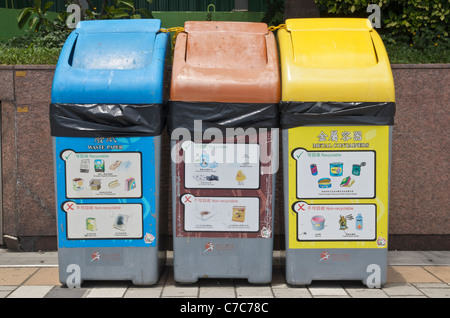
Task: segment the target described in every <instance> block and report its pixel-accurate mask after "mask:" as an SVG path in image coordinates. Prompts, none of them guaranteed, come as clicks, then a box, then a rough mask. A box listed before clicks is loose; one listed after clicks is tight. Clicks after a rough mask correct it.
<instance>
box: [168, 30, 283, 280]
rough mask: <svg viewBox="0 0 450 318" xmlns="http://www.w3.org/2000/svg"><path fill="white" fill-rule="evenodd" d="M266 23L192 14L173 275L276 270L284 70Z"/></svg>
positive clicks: (178, 151) (181, 49)
mask: <svg viewBox="0 0 450 318" xmlns="http://www.w3.org/2000/svg"><path fill="white" fill-rule="evenodd" d="M277 54H278V53H277V45H276V40H275V37H274V35H273V33H272V32H270V31H269V30H268V28H267V25H266V24H264V23H241V22H186V24H185V27H184V32H183V33H180V34H179V35H178V37H177V40H176V45H175V52H174V61H173V68H172V81H171V93H170V103H169V113H168V120H167V125H168V130H169V134H170V137H171V146H172V189H173V193H172V196H173V201H172V202H173V204H172V206H173V226H174V228H173V231H174V232H173V235H174V275H175V280H176V281H177V282H181V283H183V282H184V283H189V282H196V281H197V279H198V278H199V277H215V278H247V279H248V281H249V282H252V283H267V282H270V281H271V278H272V252H273V224H274V223H273V220H274V218H273V210H274V203H275V191H274V187H275V179H276V171H277V169H278V102H279V100H280V75H279V64H278V55H277Z"/></svg>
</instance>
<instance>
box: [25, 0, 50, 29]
mask: <svg viewBox="0 0 450 318" xmlns="http://www.w3.org/2000/svg"><path fill="white" fill-rule="evenodd" d="M52 5H53V2H51V1H47V2H46V3H45V4H44V5H43V6H42V3H41V0H34V3H33V7H27V8H23V9H22V10H21V11H20V12H19V15H18V16H17V22H18V25H19V28H20V29H23V27H24V26H25V24H27V22H28V27H29V29H30V30H36V31H37V30H39V29H40V28H41V27H44V28H49V27H51V21H49V20H48V19H47V11H48V9H50V7H51V6H52Z"/></svg>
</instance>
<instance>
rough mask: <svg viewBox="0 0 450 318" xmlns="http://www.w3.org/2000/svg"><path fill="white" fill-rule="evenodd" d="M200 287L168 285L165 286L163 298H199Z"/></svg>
mask: <svg viewBox="0 0 450 318" xmlns="http://www.w3.org/2000/svg"><path fill="white" fill-rule="evenodd" d="M197 296H198V286H197V285H179V284H175V285H172V284H170V285H166V286H164V289H163V292H162V296H161V297H170V298H173V297H190V298H193V297H194V298H197Z"/></svg>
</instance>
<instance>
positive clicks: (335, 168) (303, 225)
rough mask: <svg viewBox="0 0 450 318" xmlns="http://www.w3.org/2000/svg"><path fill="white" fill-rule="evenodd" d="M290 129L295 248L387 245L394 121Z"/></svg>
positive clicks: (291, 243) (292, 239)
mask: <svg viewBox="0 0 450 318" xmlns="http://www.w3.org/2000/svg"><path fill="white" fill-rule="evenodd" d="M288 134H289V139H288V140H289V144H288V151H289V164H288V173H289V180H288V182H289V187H288V194H289V207H290V208H289V216H288V218H289V220H288V221H289V229H288V235H289V239H288V241H289V242H288V243H289V248H291V249H295V248H387V235H388V195H389V140H390V136H389V126H318V127H308V126H307V127H297V128H293V129H289V130H288Z"/></svg>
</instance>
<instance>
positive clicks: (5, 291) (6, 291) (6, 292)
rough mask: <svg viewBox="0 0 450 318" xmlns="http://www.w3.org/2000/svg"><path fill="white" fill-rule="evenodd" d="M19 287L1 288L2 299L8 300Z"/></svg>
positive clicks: (0, 296) (0, 295)
mask: <svg viewBox="0 0 450 318" xmlns="http://www.w3.org/2000/svg"><path fill="white" fill-rule="evenodd" d="M16 288H17V286H0V298H6V297H7V296H8V295H9V294H11V293H12V291H13V290H14V289H16Z"/></svg>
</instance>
